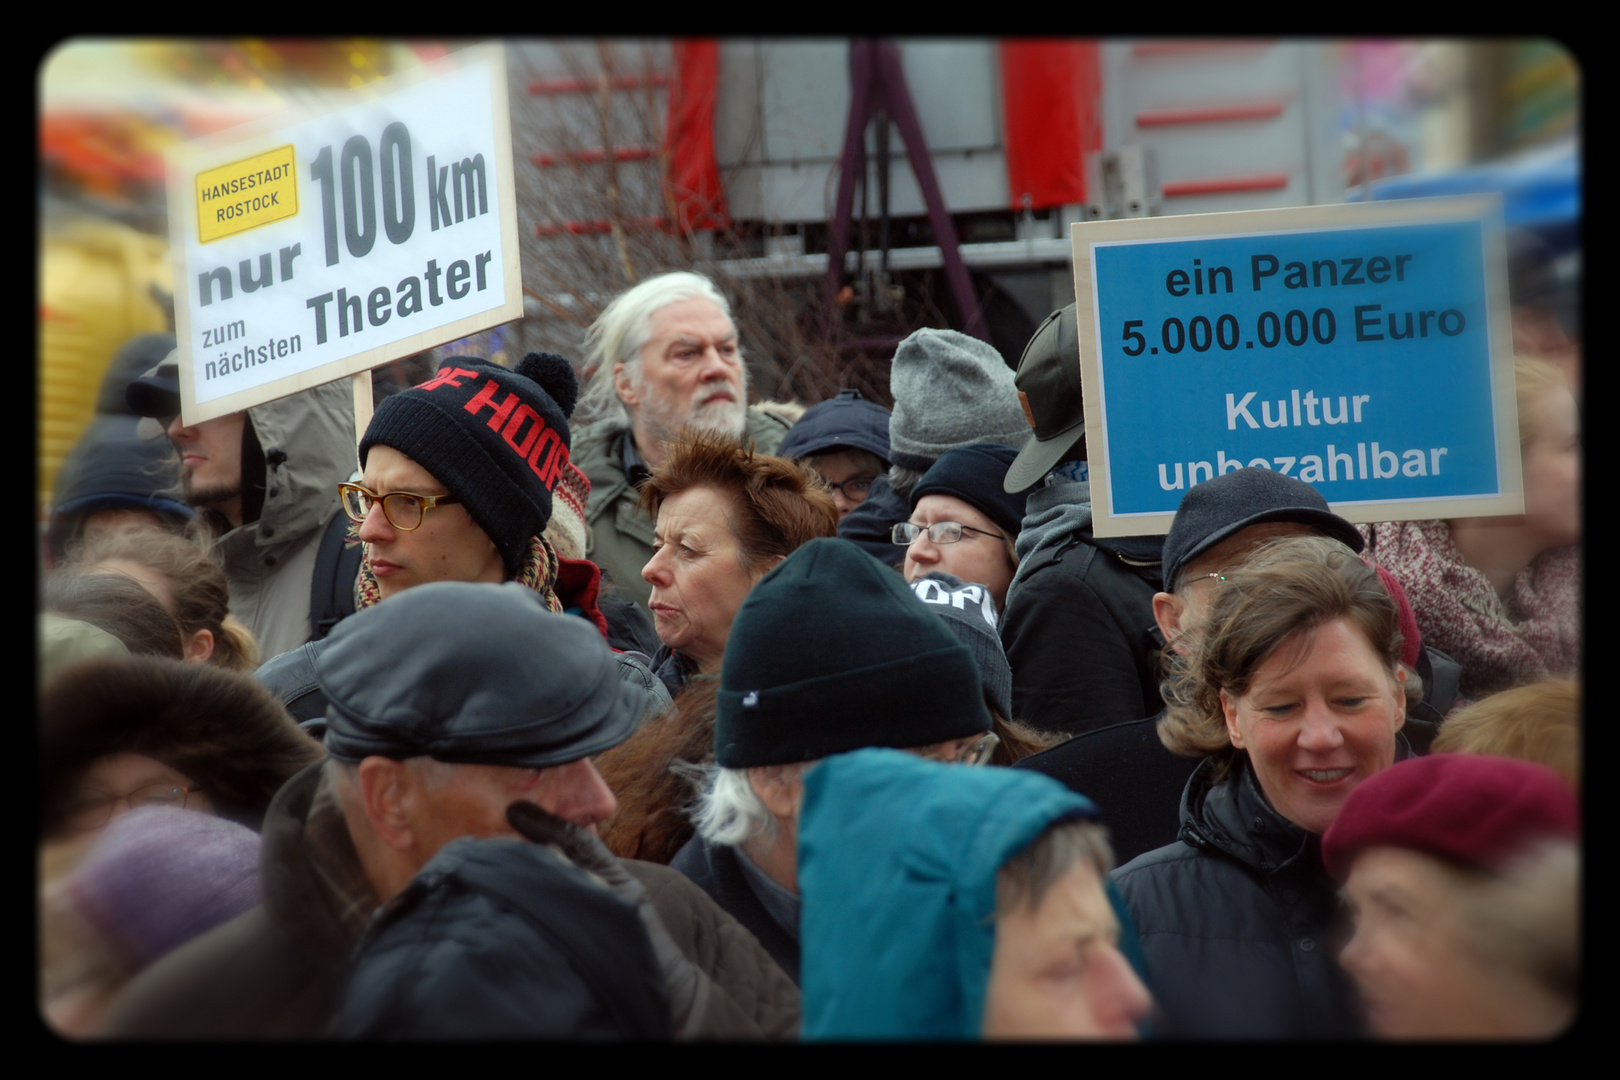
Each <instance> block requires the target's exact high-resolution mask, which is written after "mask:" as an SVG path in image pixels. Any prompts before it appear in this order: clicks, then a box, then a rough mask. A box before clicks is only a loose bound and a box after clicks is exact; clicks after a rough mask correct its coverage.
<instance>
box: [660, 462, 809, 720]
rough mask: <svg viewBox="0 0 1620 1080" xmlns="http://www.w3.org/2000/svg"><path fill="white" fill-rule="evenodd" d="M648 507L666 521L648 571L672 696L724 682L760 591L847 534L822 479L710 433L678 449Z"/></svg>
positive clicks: (662, 675)
mask: <svg viewBox="0 0 1620 1080" xmlns="http://www.w3.org/2000/svg"><path fill="white" fill-rule="evenodd" d="M641 505H642V508H643V509H645V510H646V511H647V513H648V514H649V515H651V516H652V517H653V518H654V520H655V521H656V522H657V526H656V528H655V529H654V531H653V557H652V558H651V559H650V560H649V561H648V562H647V565H646V566H645V567H644V568H643V569H642V571H641V576H642V578H643V579H644V580H645V581H646V582H647V583H648V584H649V585H651V586H652V595H651V596H650V597H649V598H648V602H647V607H648V609H649V610H650V611H651V612H652V615H653V625H654V629H656V630H657V632H658V639H659V640H660V641H662V642H663V647H662V648H660V649H659V650H658V653H657V655H656V656H654V657H653V666H654V668H655V670H656V671H657V672H658V676H659V678H661V679H663V680H664V684H665V685H666V686H668V687H669V689H670V693H671V694H673V693H675V692H676V691H678V690H679V689H680V688H681V686H682V685H683V684H685V683H686V681H687V680H689V679H691V678H692V677H693V676H695V675H718V674H719V673H720V661H721V658H722V657H723V656H724V655H725V651H726V639H727V638H728V637H730V635H731V621H732V619H734V618H735V617H736V615H737V609H738V608H739V607H741V606H742V602H743V598H744V597H746V596H747V595H748V592H749V590H750V589H752V588H753V587H754V583H755V582H757V581H758V580H759V579H760V578H762V577H764V576H765V575H766V574H767V573H769V572H770V570H771V569H772V568H774V567H775V566H776V564H777V563H779V562H781V561H782V560H783V559H785V558H786V557H787V556H788V555H789V554H791V553H792V552H793V551H794V550H795V549H796V548H798V547H799V546H800V545H801V544H803V543H805V542H806V541H809V540H813V539H815V538H816V537H818V536H828V537H830V536H836V535H837V533H838V508H837V506H835V505H834V503H833V498H832V495H831V494H830V493H829V492H828V491H827V487H826V485H825V484H823V483H822V481H821V479H820V478H819V477H818V476H817V475H816V474H815V473H814V472H812V471H811V470H810V469H808V468H806V467H805V466H803V465H798V464H795V463H794V462H791V461H786V460H784V459H782V458H775V457H768V456H766V455H764V454H757V453H755V452H754V451H753V450H752V449H751V448H748V447H744V446H742V445H740V444H739V443H738V442H737V441H736V440H735V439H731V438H728V437H726V436H724V435H716V434H713V433H710V432H704V431H694V430H687V431H684V432H682V434H681V435H680V436H679V437H677V438H676V440H675V441H674V442H673V443H672V444H671V445H670V447H669V453H668V456H667V457H666V458H665V460H664V464H663V465H662V466H661V467H660V468H659V469H658V470H657V471H656V472H654V473H653V474H652V477H651V479H649V480H648V481H647V482H646V484H644V485H643V486H642V489H641Z"/></svg>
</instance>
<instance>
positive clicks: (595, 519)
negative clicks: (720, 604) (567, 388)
mask: <svg viewBox="0 0 1620 1080" xmlns="http://www.w3.org/2000/svg"><path fill="white" fill-rule="evenodd" d="M585 349H586V363H587V367H590V368H594V369H595V371H594V374H593V375H592V376H591V379H590V382H589V383H588V384H587V385H586V387H585V390H584V393H583V394H582V395H581V397H580V401H579V406H578V408H579V412H580V415H582V416H597V417H601V419H599V420H597V421H596V422H595V423H593V424H591V425H590V426H588V427H585V428H581V429H577V430H576V432H575V434H574V464H575V465H577V466H578V467H579V469H580V471H581V472H583V473H584V474H585V475H586V477H587V478H589V480H590V482H591V494H590V500H589V502H588V504H587V506H586V514H585V516H586V520H587V523H588V524H589V526H590V532H591V536H590V542H589V546H588V548H587V550H586V558H588V559H590V560H591V561H592V562H594V563H596V564H597V565H598V566H600V567H601V568H602V570H603V571H604V572H605V573H606V574H607V576H608V577H609V579H610V580H611V581H612V582H613V584H614V585H615V586H616V587H617V588H618V590H619V592H620V594H621V595H622V596H624V598H625V599H627V600H634V601H635V602H636V603H638V604H640V605H641V606H642V607H644V608H645V607H646V605H647V598H648V595H649V593H650V592H651V586H649V585H648V584H647V583H646V582H645V581H643V580H642V578H641V568H642V567H644V566H646V565H647V561H648V560H649V559H651V558H652V556H653V520H652V518H650V517H649V516H648V515H647V513H646V512H645V511H644V510H642V509H641V505H640V496H639V494H638V493H637V491H636V485H637V484H638V483H639V482H640V481H641V480H642V479H643V478H645V477H646V476H647V475H648V473H649V472H650V471H651V470H653V469H656V468H658V467H659V466H660V465H662V464H663V462H664V447H665V444H666V443H667V442H668V441H669V440H670V439H672V438H673V437H674V436H675V433H676V432H678V431H680V429H681V428H682V427H685V426H688V425H691V426H693V427H699V428H705V429H708V430H710V431H717V432H723V433H725V434H728V435H731V436H733V437H735V438H738V439H741V440H743V441H744V442H748V443H752V444H753V446H754V448H755V449H756V450H757V451H759V452H760V453H762V454H772V453H775V452H776V448H777V446H778V444H780V443H781V441H782V436H783V435H785V434H787V430H788V428H789V427H790V426H791V421H790V420H788V419H786V418H784V417H783V416H781V415H779V414H777V413H775V412H768V411H766V410H764V409H762V408H759V407H753V408H750V407H749V406H748V370H747V367H746V365H745V363H744V360H743V354H742V347H741V346H740V345H739V344H738V342H737V328H736V326H735V325H733V323H732V321H731V308H730V305H729V304H728V303H727V302H726V298H725V297H724V296H723V295H721V293H720V291H719V290H718V289H716V288H715V286H714V283H713V282H711V281H710V280H709V279H708V278H706V277H703V276H702V275H701V274H693V273H687V272H685V271H677V272H674V273H669V274H660V275H658V276H657V277H652V278H648V279H647V280H646V281H643V282H642V283H641V284H639V285H637V286H635V287H634V288H633V289H630V290H629V291H627V292H624V293H622V294H620V295H619V296H618V297H616V298H615V299H614V301H613V302H612V303H611V304H609V305H608V306H607V308H606V309H605V310H604V311H603V312H602V314H601V316H600V317H598V318H597V320H596V322H594V323H593V324H591V328H590V329H589V330H588V331H587V332H586V335H585Z"/></svg>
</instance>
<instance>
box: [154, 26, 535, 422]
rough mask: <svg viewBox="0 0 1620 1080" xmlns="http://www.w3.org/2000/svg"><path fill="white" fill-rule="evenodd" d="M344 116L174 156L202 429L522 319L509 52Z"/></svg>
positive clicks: (359, 382)
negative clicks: (506, 58)
mask: <svg viewBox="0 0 1620 1080" xmlns="http://www.w3.org/2000/svg"><path fill="white" fill-rule="evenodd" d="M345 102H346V103H345V104H343V105H342V106H341V107H337V108H324V109H321V108H298V109H292V110H288V111H286V112H282V113H278V114H277V115H275V116H273V117H267V118H265V119H263V120H259V121H255V122H253V123H252V124H247V125H243V126H241V127H237V128H232V129H231V130H229V131H225V132H221V133H219V134H217V135H214V136H211V137H209V138H206V139H200V140H197V141H194V142H190V143H186V144H184V145H182V146H178V147H175V148H173V149H171V150H170V151H169V152H168V154H167V155H166V157H167V167H168V184H169V221H170V226H169V228H170V236H171V244H172V258H173V259H174V265H175V335H176V337H177V339H178V344H179V354H180V398H181V416H182V417H183V419H184V421H185V422H186V423H188V424H190V423H196V422H198V421H202V420H208V419H211V418H213V417H216V416H222V415H224V414H226V413H230V412H235V411H237V410H240V409H245V408H247V407H249V406H251V405H257V404H259V403H261V402H264V401H270V400H273V399H275V398H278V397H283V396H285V395H287V394H291V393H295V392H297V391H299V390H304V389H307V388H309V387H311V386H317V385H320V384H322V383H326V382H331V381H332V380H334V379H338V378H341V377H343V376H345V375H354V376H356V395H355V398H356V411H357V416H356V426H357V429H358V428H361V427H363V426H364V423H365V421H366V420H367V419H368V418H369V410H370V394H369V381H370V370H371V369H372V368H374V367H376V366H378V365H379V364H384V363H387V362H388V361H390V360H395V359H398V358H399V357H402V356H409V355H412V354H414V353H418V352H421V351H422V350H424V349H427V348H430V347H432V346H434V345H439V344H442V343H444V342H447V341H454V340H456V339H457V338H462V337H465V336H467V335H468V334H472V333H475V332H477V331H479V330H483V329H487V328H488V327H491V326H496V325H499V324H501V323H505V322H511V321H512V320H514V319H518V318H521V317H522V314H523V286H522V280H521V276H520V272H519V257H518V239H517V204H516V197H515V193H514V188H513V182H512V176H513V173H512V138H511V124H510V121H509V118H508V111H507V88H506V67H505V61H504V57H503V53H502V49H501V48H500V46H498V45H496V46H481V47H478V48H472V49H466V50H463V51H461V52H458V53H456V54H454V55H452V56H448V57H445V58H444V59H443V60H440V61H435V62H433V63H431V64H427V65H424V66H423V67H422V68H419V69H414V70H412V71H408V72H405V73H403V74H400V75H396V76H394V77H392V78H390V79H386V80H382V81H379V82H376V83H371V84H368V85H366V86H363V87H360V88H358V89H356V90H354V91H352V92H351V93H349V94H347V95H346V96H345ZM362 398H364V399H365V400H364V401H363V402H362V400H361V399H362ZM362 405H363V409H362ZM361 412H364V413H365V414H366V415H364V416H362V415H359V413H361Z"/></svg>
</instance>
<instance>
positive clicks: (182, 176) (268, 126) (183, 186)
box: [164, 42, 523, 425]
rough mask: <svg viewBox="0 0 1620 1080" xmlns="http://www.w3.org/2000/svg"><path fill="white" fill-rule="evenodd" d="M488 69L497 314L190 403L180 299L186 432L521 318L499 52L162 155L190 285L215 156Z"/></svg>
mask: <svg viewBox="0 0 1620 1080" xmlns="http://www.w3.org/2000/svg"><path fill="white" fill-rule="evenodd" d="M479 63H487V64H488V65H489V68H488V71H489V79H490V103H491V106H492V116H493V120H494V126H495V157H496V161H495V175H496V176H497V177H500V178H501V179H502V181H503V182H502V183H500V184H499V185H497V186H498V188H499V190H498V192H497V196H496V200H495V201H496V206H497V212H498V213H499V214H500V223H501V252H502V258H501V265H502V270H503V271H504V273H505V275H506V276H505V283H506V296H505V298H504V300H503V302H502V303H501V305H500V306H499V307H495V308H486V309H485V310H483V311H479V312H475V313H474V314H472V315H468V316H466V317H465V318H462V319H458V320H456V321H455V322H451V323H444V324H441V325H439V326H435V327H432V328H430V329H427V330H424V331H421V332H420V333H417V334H412V335H411V336H409V337H405V338H400V339H398V340H396V341H392V342H389V343H387V344H384V345H379V346H376V347H374V348H370V349H366V350H363V351H361V352H357V353H354V354H352V355H350V356H347V357H345V358H343V359H341V360H333V361H330V362H328V363H325V364H321V365H320V366H319V367H313V368H309V369H308V370H306V371H300V372H297V373H295V374H292V375H288V376H285V377H283V378H280V379H276V380H273V381H271V382H267V383H262V384H260V385H258V386H255V387H251V388H250V389H247V390H240V391H238V392H236V393H234V394H226V395H224V396H222V397H218V398H213V399H211V400H209V401H205V402H199V401H198V400H197V396H196V369H195V366H194V364H193V358H192V356H191V336H192V335H191V309H190V305H189V304H188V303H187V302H186V301H185V299H184V297H182V296H178V295H177V296H176V302H175V305H174V327H175V339H176V342H177V346H178V351H179V365H180V415H181V420H182V422H183V423H185V424H187V425H191V424H196V423H200V422H202V421H204V420H212V419H214V418H215V417H219V416H225V415H227V414H228V413H233V412H240V411H242V410H243V409H247V408H250V407H252V406H254V405H262V404H263V403H265V402H267V401H274V400H276V399H277V398H282V397H286V396H287V395H289V394H296V393H298V392H299V391H302V390H308V389H309V388H310V387H313V386H321V385H324V384H325V383H329V382H334V381H336V380H337V379H341V378H343V377H344V376H346V375H357V374H359V373H361V372H366V371H370V370H371V369H373V368H376V367H380V366H382V365H383V364H386V363H389V362H390V361H393V360H398V359H400V358H401V357H405V356H412V355H415V354H416V353H419V352H422V351H424V350H426V349H430V348H432V347H433V346H435V345H442V344H445V343H446V342H450V341H456V340H458V339H460V338H464V337H467V336H468V335H471V334H475V333H477V332H479V331H481V330H487V329H489V328H490V327H493V326H500V325H502V324H504V323H509V322H514V321H516V320H518V319H521V318H522V317H523V279H522V253H521V251H520V249H519V246H518V227H517V191H516V174H515V173H514V171H513V159H512V122H511V109H510V102H509V98H508V87H507V83H506V49H505V47H504V46H503V45H501V44H500V43H499V42H492V43H487V44H483V45H474V46H470V47H468V48H465V49H460V50H458V51H456V52H454V53H451V54H450V55H448V56H444V57H440V58H438V59H436V60H431V61H428V62H427V63H425V64H423V65H421V66H420V67H414V68H411V69H410V70H408V71H402V72H400V73H399V74H397V75H391V76H389V77H388V78H386V79H379V80H377V81H376V82H372V83H367V84H365V85H363V86H360V87H357V88H356V89H354V90H352V91H348V92H347V93H346V96H345V101H344V103H343V104H342V105H339V106H335V107H334V106H332V105H330V104H326V105H322V106H295V107H293V108H290V109H285V110H282V111H280V112H277V113H275V114H274V115H272V116H267V117H263V118H261V119H258V120H253V121H250V122H248V123H246V124H241V125H238V126H236V127H232V128H228V129H226V130H224V131H220V132H216V133H214V134H212V135H209V136H205V137H204V138H201V139H194V140H192V141H190V142H186V143H183V144H181V145H179V146H175V147H170V148H169V149H168V150H167V151H166V152H165V155H164V157H165V161H166V167H167V174H168V175H167V184H168V192H169V205H168V212H169V259H170V263H171V265H172V266H173V267H174V280H175V281H176V282H177V283H180V282H185V281H188V280H190V279H189V277H188V275H189V273H190V269H189V268H188V267H187V266H186V247H187V236H188V229H189V228H191V227H194V226H195V222H196V216H197V215H196V190H195V188H196V185H195V184H194V183H193V180H194V178H195V176H196V173H197V172H198V170H199V169H203V168H213V167H214V166H215V165H217V164H219V154H220V151H222V150H225V149H229V148H232V147H239V146H244V145H245V146H258V145H260V144H263V146H265V147H268V146H269V145H270V142H271V141H273V140H274V138H276V137H278V133H279V132H282V131H284V130H285V129H287V128H289V127H292V126H294V125H297V124H301V123H305V122H307V121H310V120H314V119H318V118H319V117H322V116H329V115H331V114H332V113H335V112H341V111H343V110H344V109H349V108H352V107H353V106H354V105H355V104H358V103H359V102H360V101H363V100H365V99H369V98H378V97H385V96H387V95H389V94H393V93H396V92H398V91H400V90H403V89H405V88H406V87H409V86H414V85H416V84H417V83H421V82H426V81H428V80H431V79H436V78H439V77H441V76H443V75H448V74H450V73H451V72H453V71H457V70H460V69H461V68H464V67H468V66H471V65H474V64H479Z"/></svg>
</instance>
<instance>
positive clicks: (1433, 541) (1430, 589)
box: [1361, 521, 1581, 698]
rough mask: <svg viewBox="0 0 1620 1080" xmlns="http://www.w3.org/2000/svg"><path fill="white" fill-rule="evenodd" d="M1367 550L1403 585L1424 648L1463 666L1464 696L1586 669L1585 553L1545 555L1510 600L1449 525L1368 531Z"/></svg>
mask: <svg viewBox="0 0 1620 1080" xmlns="http://www.w3.org/2000/svg"><path fill="white" fill-rule="evenodd" d="M1361 531H1362V534H1363V535H1365V536H1366V537H1367V553H1368V554H1370V555H1371V556H1372V558H1373V559H1374V561H1376V562H1377V563H1378V565H1380V566H1382V567H1385V568H1386V569H1388V570H1389V571H1390V572H1391V573H1393V574H1394V575H1395V577H1396V578H1397V579H1398V580H1399V581H1400V583H1401V585H1402V586H1403V587H1404V588H1405V589H1406V594H1407V597H1408V598H1409V599H1410V600H1411V602H1412V610H1413V612H1414V614H1416V616H1417V621H1418V626H1419V628H1420V629H1421V630H1422V631H1423V640H1424V643H1425V644H1428V645H1432V646H1434V647H1435V648H1437V649H1439V650H1441V651H1442V652H1444V653H1446V654H1448V655H1450V656H1451V657H1452V659H1454V660H1456V661H1457V662H1458V663H1460V664H1461V665H1462V669H1463V675H1462V692H1463V694H1464V695H1465V696H1467V697H1469V698H1480V697H1483V696H1485V695H1486V694H1490V693H1493V692H1495V691H1497V690H1506V689H1508V688H1510V687H1514V686H1522V685H1523V684H1525V683H1527V682H1532V681H1534V680H1536V679H1539V678H1542V677H1544V676H1547V675H1574V674H1575V673H1576V671H1577V669H1578V667H1579V666H1580V655H1581V654H1580V648H1581V622H1580V620H1581V614H1580V595H1581V552H1580V548H1579V546H1575V545H1572V546H1570V547H1561V548H1554V549H1552V550H1550V551H1544V552H1542V553H1541V554H1540V555H1539V556H1537V557H1536V560H1535V561H1534V562H1532V563H1531V564H1530V565H1529V566H1527V567H1525V568H1524V569H1523V570H1521V571H1519V574H1518V576H1517V577H1516V578H1514V580H1513V593H1512V595H1511V596H1510V597H1508V598H1507V599H1506V600H1505V601H1504V599H1503V598H1502V597H1501V596H1499V595H1497V592H1496V590H1495V589H1494V588H1492V587H1491V582H1490V579H1489V578H1487V577H1486V576H1485V574H1484V573H1483V572H1482V571H1479V570H1476V569H1474V568H1473V567H1472V566H1469V565H1468V564H1467V563H1466V562H1464V561H1463V557H1462V555H1461V554H1460V553H1459V552H1458V551H1457V548H1456V545H1455V544H1453V543H1452V542H1451V526H1450V525H1448V524H1447V523H1446V522H1444V521H1390V522H1383V523H1381V524H1378V525H1363V526H1361Z"/></svg>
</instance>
